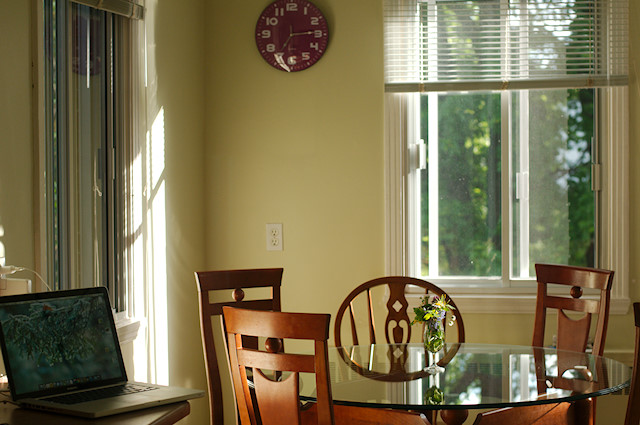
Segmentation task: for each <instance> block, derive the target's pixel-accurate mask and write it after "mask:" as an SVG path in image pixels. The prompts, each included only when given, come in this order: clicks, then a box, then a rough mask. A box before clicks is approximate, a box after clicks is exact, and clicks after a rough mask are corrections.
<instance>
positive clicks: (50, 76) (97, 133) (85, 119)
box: [42, 0, 142, 310]
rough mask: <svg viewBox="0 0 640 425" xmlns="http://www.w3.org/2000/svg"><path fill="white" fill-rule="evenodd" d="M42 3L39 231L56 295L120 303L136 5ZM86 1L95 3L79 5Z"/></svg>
mask: <svg viewBox="0 0 640 425" xmlns="http://www.w3.org/2000/svg"><path fill="white" fill-rule="evenodd" d="M80 3H84V2H83V1H81V0H78V1H77V2H73V1H68V0H45V1H44V3H43V11H44V32H45V35H44V55H45V57H44V63H45V65H44V74H45V76H44V78H45V84H44V87H45V89H44V92H45V97H44V98H45V101H44V103H45V105H44V109H45V120H44V122H45V129H44V142H43V145H44V146H43V149H42V152H43V156H44V158H45V159H44V167H43V168H44V173H43V175H44V176H46V177H45V181H44V184H43V185H44V199H45V206H44V210H45V211H46V215H45V219H44V226H43V227H44V229H46V231H45V233H46V243H45V244H44V247H43V251H44V254H45V255H43V258H46V270H47V273H46V275H47V279H48V281H49V285H50V286H52V287H53V288H55V289H70V288H77V287H83V286H97V285H103V286H107V287H108V288H109V290H110V294H111V301H112V303H113V305H114V307H115V308H116V309H117V310H125V309H126V308H127V306H128V297H129V296H130V293H131V290H130V288H129V286H128V285H129V284H130V278H129V276H128V274H129V273H130V264H129V260H130V258H128V253H127V244H126V242H127V241H126V240H125V235H126V234H127V233H126V230H127V229H126V226H128V225H129V224H128V220H127V217H128V214H127V211H128V210H129V208H130V205H129V200H128V198H127V193H128V187H129V180H128V179H129V178H130V176H128V175H127V165H126V164H129V163H130V157H131V151H132V145H133V134H134V120H133V118H132V116H133V115H134V114H133V112H132V111H133V109H134V102H133V98H132V96H133V93H135V91H134V90H133V88H134V85H135V82H134V78H135V75H136V74H135V72H133V69H134V68H133V66H134V63H135V61H134V59H135V55H134V49H133V45H134V44H133V43H134V40H135V37H134V35H133V34H134V33H135V28H134V25H135V22H136V21H135V20H134V19H132V18H140V17H141V14H142V8H141V7H140V6H137V5H135V4H132V3H129V2H127V1H109V0H107V1H103V2H100V7H101V9H100V10H99V9H96V8H94V7H89V6H87V5H84V4H80ZM87 3H88V4H92V3H95V2H90V1H88V2H87Z"/></svg>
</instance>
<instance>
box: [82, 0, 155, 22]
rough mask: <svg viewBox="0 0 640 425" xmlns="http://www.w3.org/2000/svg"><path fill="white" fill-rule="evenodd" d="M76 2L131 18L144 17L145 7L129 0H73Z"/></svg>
mask: <svg viewBox="0 0 640 425" xmlns="http://www.w3.org/2000/svg"><path fill="white" fill-rule="evenodd" d="M71 1H72V2H74V3H78V4H82V5H85V6H89V7H93V8H94V9H99V10H104V11H106V12H111V13H115V14H117V15H121V16H126V17H127V18H131V19H142V18H143V15H144V7H142V6H141V5H139V4H136V3H134V2H132V1H129V0H71Z"/></svg>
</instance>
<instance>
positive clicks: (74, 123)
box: [69, 4, 110, 285]
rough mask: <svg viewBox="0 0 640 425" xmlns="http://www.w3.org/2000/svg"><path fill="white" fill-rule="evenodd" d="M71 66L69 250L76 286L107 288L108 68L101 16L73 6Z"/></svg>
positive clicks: (98, 13) (85, 8)
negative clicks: (72, 252)
mask: <svg viewBox="0 0 640 425" xmlns="http://www.w3.org/2000/svg"><path fill="white" fill-rule="evenodd" d="M71 10H72V13H71V20H72V24H71V31H72V34H71V42H72V63H71V71H72V72H71V73H70V74H69V79H70V91H71V96H70V98H69V101H70V106H71V111H74V112H72V113H71V114H70V116H69V118H70V120H71V125H70V134H69V139H70V140H69V146H70V149H71V150H72V151H74V152H72V153H71V155H70V157H69V161H70V164H71V169H72V170H75V172H73V173H72V175H71V176H70V182H72V184H74V186H75V187H76V190H75V191H74V193H75V194H76V199H75V202H77V207H76V208H74V209H73V210H72V211H70V213H71V219H72V220H76V221H77V222H76V223H74V224H73V225H72V228H74V229H76V232H75V241H74V242H73V243H72V246H75V247H76V249H77V255H78V257H77V260H78V264H77V265H76V267H77V270H78V275H79V277H78V280H79V282H78V283H79V284H80V285H87V284H89V285H106V284H107V281H106V273H105V266H106V264H105V256H106V247H105V244H106V237H105V236H106V234H107V233H106V225H107V218H106V209H107V203H106V199H107V196H106V194H107V193H106V191H107V187H106V181H107V178H106V177H107V176H106V173H107V169H108V167H107V155H108V152H109V151H108V147H107V110H106V108H107V105H108V102H107V99H106V95H107V93H108V92H109V91H108V90H107V88H108V82H109V78H110V77H109V75H110V73H109V69H108V67H107V66H105V65H106V64H107V63H108V60H107V57H106V50H105V45H106V41H107V40H105V37H106V36H105V34H106V30H105V23H106V19H105V18H106V14H105V12H101V11H98V10H96V9H91V8H89V7H86V6H79V5H77V4H72V8H71Z"/></svg>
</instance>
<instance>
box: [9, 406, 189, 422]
mask: <svg viewBox="0 0 640 425" xmlns="http://www.w3.org/2000/svg"><path fill="white" fill-rule="evenodd" d="M190 410H191V408H190V405H189V402H187V401H183V402H180V403H173V404H168V405H165V406H158V407H153V408H150V409H143V410H138V411H135V412H129V413H122V414H119V415H113V416H107V417H104V418H99V419H84V418H74V417H72V416H67V415H59V414H54V413H45V412H38V411H35V410H30V409H24V408H21V407H18V406H16V405H14V404H11V403H7V402H0V424H5V423H6V424H9V425H34V424H47V425H116V424H117V425H149V424H153V425H171V424H174V423H176V422H178V421H179V420H180V419H182V418H184V417H185V416H187V415H188V414H189V412H190Z"/></svg>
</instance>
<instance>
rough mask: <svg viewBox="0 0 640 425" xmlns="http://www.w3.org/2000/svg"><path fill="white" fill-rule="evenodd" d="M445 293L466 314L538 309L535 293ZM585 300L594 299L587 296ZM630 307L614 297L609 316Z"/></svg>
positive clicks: (462, 291) (452, 289)
mask: <svg viewBox="0 0 640 425" xmlns="http://www.w3.org/2000/svg"><path fill="white" fill-rule="evenodd" d="M443 289H445V288H443ZM445 291H446V292H447V293H448V294H449V296H450V297H451V298H452V299H453V301H454V302H455V303H456V305H457V306H458V308H459V309H460V311H463V312H464V313H498V314H499V313H502V314H505V313H524V314H533V313H534V312H535V308H536V294H535V293H507V292H505V291H504V290H503V291H500V292H493V293H487V291H486V290H484V291H482V293H480V292H473V291H471V290H469V289H460V288H446V289H445ZM584 298H592V297H591V296H588V295H587V296H585V297H584ZM630 306H631V301H630V299H629V298H616V297H614V296H612V298H611V304H610V307H609V314H627V313H628V312H629V308H630Z"/></svg>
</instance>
